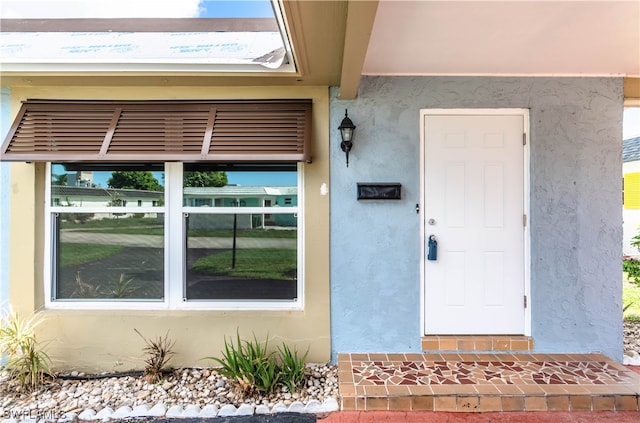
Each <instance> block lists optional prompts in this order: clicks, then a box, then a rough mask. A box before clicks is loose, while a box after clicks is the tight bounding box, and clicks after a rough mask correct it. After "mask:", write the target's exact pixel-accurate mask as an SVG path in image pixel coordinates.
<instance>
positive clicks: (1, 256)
mask: <svg viewBox="0 0 640 423" xmlns="http://www.w3.org/2000/svg"><path fill="white" fill-rule="evenodd" d="M9 100H10V97H9V89H8V88H0V144H2V142H3V141H4V137H5V135H6V133H7V131H8V130H9V127H10V125H11V122H10V119H11V111H10V104H9ZM8 251H9V165H8V164H7V163H3V162H0V311H2V308H3V307H5V306H7V304H8V301H9V254H8Z"/></svg>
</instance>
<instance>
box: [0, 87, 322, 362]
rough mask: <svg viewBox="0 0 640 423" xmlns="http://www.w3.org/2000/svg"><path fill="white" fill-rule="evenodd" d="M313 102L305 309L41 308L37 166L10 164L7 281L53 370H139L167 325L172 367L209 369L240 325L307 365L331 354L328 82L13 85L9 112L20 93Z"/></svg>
mask: <svg viewBox="0 0 640 423" xmlns="http://www.w3.org/2000/svg"><path fill="white" fill-rule="evenodd" d="M258 98H311V99H312V100H313V122H312V123H313V128H312V131H313V153H312V157H313V163H311V164H305V165H304V166H305V168H304V202H305V204H304V213H305V238H304V256H305V258H306V259H305V263H304V266H305V267H304V272H305V278H304V296H305V298H304V309H303V310H288V311H202V310H200V311H184V310H180V311H177V310H167V309H161V310H144V311H141V310H60V309H48V310H47V309H44V297H43V286H44V283H49V282H48V281H46V282H45V281H44V276H43V271H42V268H43V260H44V258H43V255H44V253H43V251H44V245H43V233H44V229H43V222H44V183H45V167H44V165H43V164H41V163H39V164H28V163H14V164H12V166H11V181H10V185H11V193H10V196H11V199H10V201H11V205H10V216H11V217H10V218H11V222H10V234H9V237H10V241H9V242H10V249H9V250H10V253H9V254H10V257H9V261H10V276H9V279H10V284H9V298H10V302H11V305H12V307H13V308H14V310H16V311H17V312H19V313H20V314H23V315H28V314H30V313H33V312H35V313H37V315H38V317H40V318H41V322H42V323H40V325H39V327H38V336H39V339H41V340H48V341H50V343H49V344H48V346H47V351H48V352H49V354H50V356H51V357H52V359H53V360H54V367H55V368H56V369H59V370H63V369H78V370H86V371H123V370H129V369H132V368H141V367H142V362H141V360H140V358H141V357H142V355H143V354H142V348H143V347H144V342H143V341H142V339H141V338H140V337H139V336H138V335H137V334H136V333H135V332H134V328H135V329H138V330H139V331H141V332H142V333H143V334H144V335H145V336H146V337H148V338H156V337H157V336H162V335H164V334H165V333H166V332H167V331H169V337H170V338H171V339H172V340H174V341H175V351H176V356H175V358H174V359H173V360H172V362H171V364H172V365H173V366H176V367H178V366H212V365H213V364H214V363H213V362H211V361H208V360H202V358H203V357H205V356H218V355H219V353H220V350H221V348H222V347H223V340H224V336H230V335H235V333H236V330H237V329H238V330H239V331H240V333H241V335H243V337H245V338H249V337H251V336H252V333H255V334H256V336H257V337H258V339H265V338H266V336H267V334H268V335H269V338H270V340H271V341H270V342H271V345H272V346H273V347H274V348H275V346H276V345H278V344H280V342H281V341H286V342H287V344H289V345H290V346H297V348H298V350H302V351H305V350H306V349H307V347H309V355H308V357H307V359H308V361H314V362H324V361H327V360H329V359H330V335H329V330H330V322H329V196H328V195H326V194H323V193H322V192H321V186H322V184H325V183H326V184H327V185H329V157H328V156H329V150H328V140H329V133H328V131H329V97H328V90H327V88H326V87H206V86H200V87H141V88H132V87H53V86H51V87H47V86H42V87H12V88H11V101H12V105H11V107H12V113H13V115H14V116H15V114H16V113H17V111H18V109H19V107H20V101H22V100H26V99H60V100H61V99H101V100H112V99H113V100H156V99H157V100H174V99H180V100H183V99H258Z"/></svg>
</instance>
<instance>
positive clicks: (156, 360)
mask: <svg viewBox="0 0 640 423" xmlns="http://www.w3.org/2000/svg"><path fill="white" fill-rule="evenodd" d="M134 330H135V331H136V333H137V334H138V335H140V337H141V338H142V339H143V340H144V342H145V344H146V346H145V347H144V348H143V351H144V352H145V353H146V354H147V356H146V358H145V359H144V363H145V367H144V378H145V379H146V381H147V382H149V383H158V382H160V381H161V380H162V374H163V372H164V370H165V367H166V366H167V364H169V360H171V358H172V357H173V356H174V355H175V352H174V351H173V346H174V345H175V341H171V340H170V339H169V333H166V334H165V336H164V337H162V336H160V337H158V338H157V339H156V340H155V341H153V340H150V339H148V338H145V337H144V335H142V333H140V331H139V330H138V329H134Z"/></svg>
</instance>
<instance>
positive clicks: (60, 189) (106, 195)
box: [51, 185, 164, 207]
mask: <svg viewBox="0 0 640 423" xmlns="http://www.w3.org/2000/svg"><path fill="white" fill-rule="evenodd" d="M163 197H164V193H163V192H162V191H143V190H137V189H116V188H97V187H78V186H65V185H52V186H51V201H52V204H53V205H55V206H69V207H74V206H75V207H78V206H96V207H105V206H114V205H119V206H127V205H133V204H135V205H137V207H151V206H155V205H157V203H158V201H161V200H162V199H163Z"/></svg>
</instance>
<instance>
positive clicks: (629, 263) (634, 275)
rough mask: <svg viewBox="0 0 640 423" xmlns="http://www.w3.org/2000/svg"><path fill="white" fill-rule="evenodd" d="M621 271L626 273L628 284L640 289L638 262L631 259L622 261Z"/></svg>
mask: <svg viewBox="0 0 640 423" xmlns="http://www.w3.org/2000/svg"><path fill="white" fill-rule="evenodd" d="M634 239H635V238H634ZM622 270H623V271H624V272H626V273H627V277H628V279H629V282H631V283H634V284H636V285H637V286H639V287H640V260H637V259H632V258H627V259H625V260H623V261H622Z"/></svg>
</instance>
